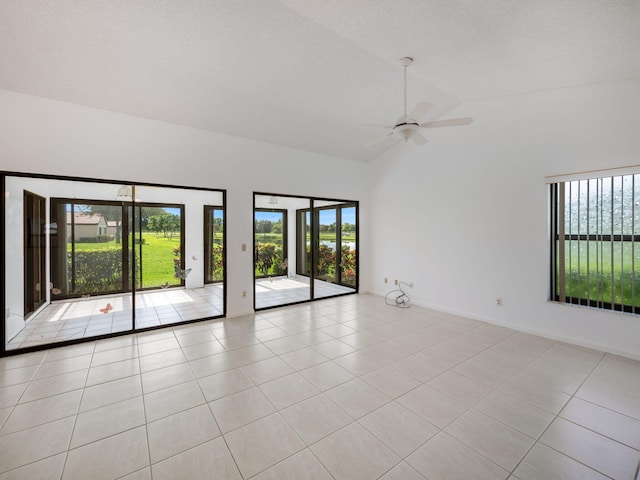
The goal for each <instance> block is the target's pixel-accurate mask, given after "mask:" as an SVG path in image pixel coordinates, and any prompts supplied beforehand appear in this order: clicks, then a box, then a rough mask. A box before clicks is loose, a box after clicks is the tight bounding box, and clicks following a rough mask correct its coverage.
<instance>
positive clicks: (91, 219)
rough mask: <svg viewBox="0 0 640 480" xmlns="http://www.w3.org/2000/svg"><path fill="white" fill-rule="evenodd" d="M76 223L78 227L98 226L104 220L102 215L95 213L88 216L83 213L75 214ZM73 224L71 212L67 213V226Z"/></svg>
mask: <svg viewBox="0 0 640 480" xmlns="http://www.w3.org/2000/svg"><path fill="white" fill-rule="evenodd" d="M73 217H74V223H75V224H76V225H98V224H99V223H100V221H102V220H103V219H104V217H103V216H102V214H100V213H95V214H93V215H87V214H86V213H82V212H74V215H73ZM69 224H71V212H67V225H69Z"/></svg>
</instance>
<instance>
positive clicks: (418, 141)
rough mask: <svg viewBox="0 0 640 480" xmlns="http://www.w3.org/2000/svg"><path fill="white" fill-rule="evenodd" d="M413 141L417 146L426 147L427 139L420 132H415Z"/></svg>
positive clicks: (412, 137)
mask: <svg viewBox="0 0 640 480" xmlns="http://www.w3.org/2000/svg"><path fill="white" fill-rule="evenodd" d="M411 140H413V143H415V144H416V145H424V144H425V143H427V139H426V137H425V136H424V135H422V134H421V133H420V132H413V135H411Z"/></svg>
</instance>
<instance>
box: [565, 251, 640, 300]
mask: <svg viewBox="0 0 640 480" xmlns="http://www.w3.org/2000/svg"><path fill="white" fill-rule="evenodd" d="M565 248H566V251H565V270H566V273H565V282H566V294H567V297H575V298H585V299H589V300H593V301H597V302H606V303H616V304H625V305H635V306H640V245H636V246H635V247H634V246H633V245H632V243H631V242H624V244H622V243H621V242H615V243H614V244H613V250H612V246H611V243H610V242H606V241H604V242H597V241H589V242H587V241H586V240H585V241H580V242H578V241H572V242H569V241H567V242H566V244H565ZM634 270H636V272H635V274H634Z"/></svg>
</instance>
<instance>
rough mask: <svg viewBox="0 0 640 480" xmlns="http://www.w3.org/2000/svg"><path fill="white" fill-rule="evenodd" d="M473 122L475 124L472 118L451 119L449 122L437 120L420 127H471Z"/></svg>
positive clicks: (422, 124)
mask: <svg viewBox="0 0 640 480" xmlns="http://www.w3.org/2000/svg"><path fill="white" fill-rule="evenodd" d="M471 122H473V118H471V117H465V118H450V119H448V120H435V121H433V122H425V123H421V124H420V126H421V127H422V128H433V127H458V126H460V125H469V124H470V123H471Z"/></svg>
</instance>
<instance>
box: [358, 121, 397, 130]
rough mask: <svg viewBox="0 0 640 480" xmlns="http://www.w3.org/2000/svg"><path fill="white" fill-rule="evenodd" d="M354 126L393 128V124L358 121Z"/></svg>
mask: <svg viewBox="0 0 640 480" xmlns="http://www.w3.org/2000/svg"><path fill="white" fill-rule="evenodd" d="M353 126H354V127H361V128H385V129H387V130H388V129H391V128H393V125H374V124H372V123H356V124H355V125H353Z"/></svg>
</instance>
